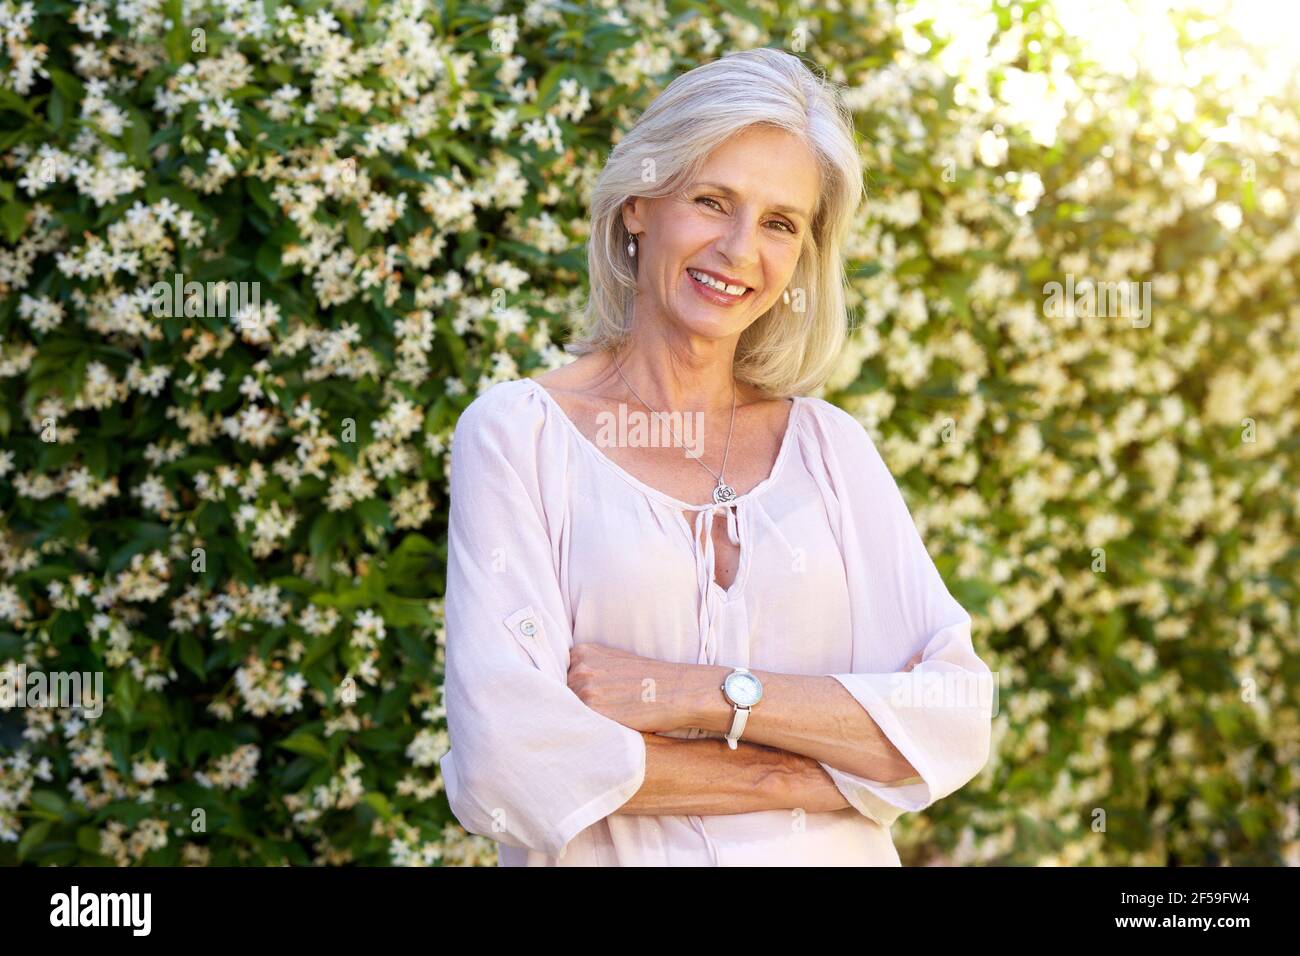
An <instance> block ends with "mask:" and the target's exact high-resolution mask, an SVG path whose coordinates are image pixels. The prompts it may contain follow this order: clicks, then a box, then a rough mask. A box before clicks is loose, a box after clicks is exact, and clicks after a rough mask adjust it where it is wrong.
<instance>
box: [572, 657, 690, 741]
mask: <svg viewBox="0 0 1300 956" xmlns="http://www.w3.org/2000/svg"><path fill="white" fill-rule="evenodd" d="M688 667H689V665H687V664H673V663H670V662H669V661H660V660H655V659H653V658H650V657H641V656H639V655H637V654H633V653H631V652H629V651H621V650H617V649H615V648H612V647H605V646H603V645H601V644H590V643H582V644H575V645H574V646H573V647H572V649H571V650H570V651H569V678H568V683H569V689H570V690H572V691H573V692H574V693H575V694H577V695H578V697H579V698H580V699H581V700H582V702H583V703H584V704H586V705H587V706H588V707H590V708H591V709H592V710H594V711H596V712H597V713H600V714H604V715H605V716H606V717H608V718H610V719H611V720H615V721H618V723H620V724H622V725H623V726H624V727H631V728H632V729H633V730H640V731H643V732H649V733H656V732H659V731H668V730H677V729H679V728H681V727H682V726H684V720H683V714H684V713H685V711H684V710H683V707H684V689H685V680H684V678H685V672H686V669H687V668H688Z"/></svg>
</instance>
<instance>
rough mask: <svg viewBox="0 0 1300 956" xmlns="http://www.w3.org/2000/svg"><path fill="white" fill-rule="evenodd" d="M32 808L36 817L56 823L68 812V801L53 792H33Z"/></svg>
mask: <svg viewBox="0 0 1300 956" xmlns="http://www.w3.org/2000/svg"><path fill="white" fill-rule="evenodd" d="M32 806H33V807H34V808H35V810H36V813H37V814H38V815H40V816H42V817H47V818H49V819H50V820H53V821H55V822H56V823H57V822H58V821H59V820H62V819H63V818H64V816H66V815H67V812H68V801H67V800H65V799H63V797H61V796H59V795H58V794H57V793H55V792H54V791H53V790H33V791H32Z"/></svg>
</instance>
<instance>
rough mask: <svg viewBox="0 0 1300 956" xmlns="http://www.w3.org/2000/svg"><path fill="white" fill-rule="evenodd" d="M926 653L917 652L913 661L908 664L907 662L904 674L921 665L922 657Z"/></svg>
mask: <svg viewBox="0 0 1300 956" xmlns="http://www.w3.org/2000/svg"><path fill="white" fill-rule="evenodd" d="M924 653H925V651H917V652H916V654H915V655H914V656H913V657H912V659H911V660H910V661H908V662H907V665H906V666H905V667H904V668H903V673H904V674H906V673H907V672H908V671H910V670H911V669H912V668H913V667H915V666H916V665H917V664H919V663H921V656H922V655H923V654H924Z"/></svg>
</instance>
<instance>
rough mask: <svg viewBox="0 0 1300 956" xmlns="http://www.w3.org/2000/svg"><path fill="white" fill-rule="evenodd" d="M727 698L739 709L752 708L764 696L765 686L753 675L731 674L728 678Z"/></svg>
mask: <svg viewBox="0 0 1300 956" xmlns="http://www.w3.org/2000/svg"><path fill="white" fill-rule="evenodd" d="M727 696H728V697H730V698H731V702H732V703H733V704H736V705H737V706H739V707H752V706H754V705H755V704H757V703H758V701H759V698H760V697H762V696H763V685H762V684H761V683H759V680H758V678H757V677H755V676H754V675H753V674H730V675H728V677H727Z"/></svg>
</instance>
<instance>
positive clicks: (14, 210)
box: [0, 201, 27, 244]
mask: <svg viewBox="0 0 1300 956" xmlns="http://www.w3.org/2000/svg"><path fill="white" fill-rule="evenodd" d="M0 226H3V228H4V232H5V238H6V239H7V240H8V241H9V242H10V243H11V244H12V243H15V242H17V241H18V239H19V237H20V236H21V235H22V234H23V231H24V230H26V228H27V206H26V205H24V204H23V203H20V202H17V201H14V202H7V203H5V204H4V206H0Z"/></svg>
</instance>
